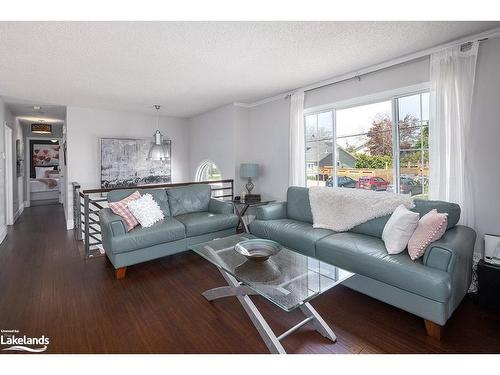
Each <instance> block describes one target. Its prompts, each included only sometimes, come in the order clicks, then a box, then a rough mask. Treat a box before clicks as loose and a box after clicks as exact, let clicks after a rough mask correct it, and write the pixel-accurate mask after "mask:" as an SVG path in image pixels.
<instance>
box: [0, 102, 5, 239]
mask: <svg viewBox="0 0 500 375" xmlns="http://www.w3.org/2000/svg"><path fill="white" fill-rule="evenodd" d="M6 110H7V108H6V107H5V103H4V102H3V100H2V98H0V126H1V127H2V128H1V130H0V154H1V155H3V153H4V152H5V146H4V136H5V134H4V123H5V121H7V116H6ZM6 235H7V225H6V224H5V162H4V159H3V158H0V242H2V241H3V240H4V239H5V236H6Z"/></svg>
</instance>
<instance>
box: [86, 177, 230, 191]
mask: <svg viewBox="0 0 500 375" xmlns="http://www.w3.org/2000/svg"><path fill="white" fill-rule="evenodd" d="M228 182H233V180H232V179H228V180H215V181H199V182H178V183H175V184H154V185H134V186H120V187H115V188H100V189H86V190H82V193H83V194H95V193H109V192H110V191H113V190H126V189H161V188H167V187H178V186H187V185H200V184H219V183H228ZM228 189H229V188H228Z"/></svg>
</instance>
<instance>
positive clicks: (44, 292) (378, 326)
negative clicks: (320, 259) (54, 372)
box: [0, 205, 500, 353]
mask: <svg viewBox="0 0 500 375" xmlns="http://www.w3.org/2000/svg"><path fill="white" fill-rule="evenodd" d="M48 218H50V220H49V219H48ZM112 271H113V270H112V266H111V265H110V264H109V262H107V261H106V259H105V258H104V257H100V258H95V259H90V260H85V259H83V258H82V257H81V255H80V253H79V250H78V246H77V242H76V241H75V240H74V238H73V232H72V231H66V229H65V221H64V212H63V208H62V206H59V205H51V206H39V207H31V208H27V209H26V210H25V211H24V213H23V215H22V216H21V217H20V218H19V219H18V221H17V223H16V225H15V226H13V227H12V226H11V227H9V232H8V236H7V238H6V240H5V242H4V243H3V244H2V245H1V246H0V328H1V329H17V330H19V331H20V334H21V335H22V334H25V335H27V336H31V337H38V336H41V335H45V336H46V337H49V338H50V344H49V345H48V350H47V352H49V353H267V350H266V347H265V345H264V344H263V342H262V341H261V339H260V337H259V335H258V334H257V332H256V331H255V329H254V327H253V326H252V324H251V323H250V320H249V319H248V318H247V317H246V316H245V315H244V312H243V309H242V308H241V306H240V305H239V304H238V303H237V301H236V300H235V299H233V298H227V299H223V300H220V301H217V302H216V303H213V304H211V303H208V302H207V301H205V300H204V299H203V297H202V296H201V292H203V291H204V290H206V289H208V288H212V287H216V286H220V285H222V284H223V279H222V277H221V276H220V274H219V273H218V271H217V270H216V269H215V268H214V267H213V266H211V265H210V264H209V263H208V262H206V261H204V260H203V259H201V258H200V257H198V256H197V255H195V254H192V253H190V252H187V253H183V254H178V255H174V256H170V257H166V258H163V259H160V260H157V261H151V262H147V263H144V264H140V265H137V266H134V267H130V270H129V272H128V273H127V277H126V278H125V279H124V280H121V281H117V280H115V279H114V275H113V272H112ZM256 304H257V305H258V306H259V308H260V309H261V310H262V312H263V314H264V315H265V316H266V318H267V319H269V322H270V324H271V326H272V328H273V329H274V330H275V331H276V332H282V331H284V330H285V329H286V328H287V326H290V325H292V324H294V323H296V321H297V319H298V316H299V315H296V314H294V313H290V314H285V313H284V312H282V311H280V310H279V309H278V308H276V307H274V306H273V305H271V304H269V303H267V302H266V301H263V300H261V299H259V298H256ZM313 305H314V306H315V307H316V308H317V309H318V311H320V313H321V314H322V315H323V317H325V319H326V320H327V321H328V322H329V324H330V325H331V327H332V328H333V330H334V331H335V333H336V334H337V336H338V341H337V343H335V344H331V343H329V341H327V340H326V339H324V338H323V337H321V336H320V335H318V334H316V333H315V331H313V330H312V329H311V328H310V327H307V326H306V327H303V328H302V329H301V330H300V332H297V333H296V334H294V335H292V336H290V337H289V338H287V339H286V340H285V341H284V346H285V348H286V350H287V351H289V352H293V353H439V352H447V353H483V352H489V353H495V352H496V353H498V352H500V334H499V333H498V332H500V317H499V315H500V314H498V311H487V310H483V309H480V308H479V307H478V306H476V305H474V304H473V303H471V302H470V301H464V302H463V303H462V305H461V306H460V307H459V309H458V310H457V311H456V313H455V315H454V316H453V318H452V319H451V320H450V322H449V324H448V326H447V331H446V334H445V337H444V338H443V340H442V341H441V342H438V341H435V340H434V339H431V338H429V337H427V336H426V335H425V330H424V328H423V321H422V320H421V319H419V318H417V317H415V316H413V315H411V314H408V313H406V312H404V311H401V310H398V309H396V308H393V307H391V306H389V305H386V304H384V303H381V302H379V301H376V300H374V299H372V298H369V297H367V296H364V295H362V294H359V293H357V292H354V291H351V290H349V289H348V288H345V287H342V286H340V287H338V288H335V289H334V290H331V291H329V292H327V293H325V294H324V295H322V296H320V297H319V298H317V299H316V300H314V301H313Z"/></svg>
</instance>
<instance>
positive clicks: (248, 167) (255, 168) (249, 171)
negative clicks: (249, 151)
mask: <svg viewBox="0 0 500 375" xmlns="http://www.w3.org/2000/svg"><path fill="white" fill-rule="evenodd" d="M258 175H259V164H240V177H243V178H253V177H257V176H258Z"/></svg>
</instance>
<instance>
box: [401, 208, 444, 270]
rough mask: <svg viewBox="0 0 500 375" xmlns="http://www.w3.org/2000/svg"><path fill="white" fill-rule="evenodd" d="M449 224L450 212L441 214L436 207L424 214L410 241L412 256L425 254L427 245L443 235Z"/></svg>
mask: <svg viewBox="0 0 500 375" xmlns="http://www.w3.org/2000/svg"><path fill="white" fill-rule="evenodd" d="M447 225H448V214H446V213H443V214H440V213H438V212H437V210H436V209H433V210H432V211H429V212H428V213H426V214H425V215H424V216H422V218H421V219H420V220H419V221H418V226H417V229H415V232H413V235H412V236H411V238H410V241H409V242H408V253H409V254H410V258H411V259H412V260H416V259H418V258H420V257H421V256H422V255H424V253H425V250H426V249H427V246H429V245H430V244H431V243H433V242H434V241H437V240H439V239H440V238H441V237H443V234H444V232H446V227H447Z"/></svg>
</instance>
